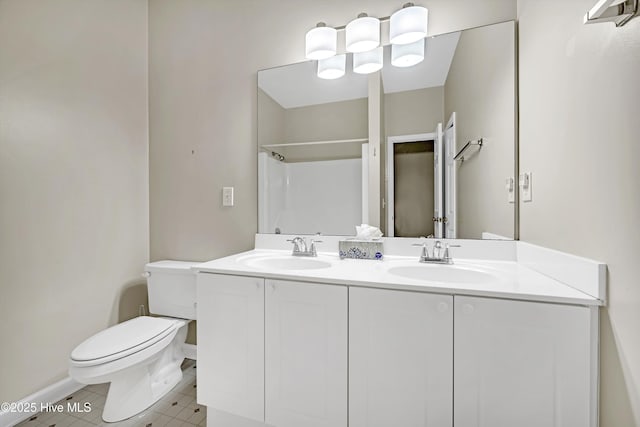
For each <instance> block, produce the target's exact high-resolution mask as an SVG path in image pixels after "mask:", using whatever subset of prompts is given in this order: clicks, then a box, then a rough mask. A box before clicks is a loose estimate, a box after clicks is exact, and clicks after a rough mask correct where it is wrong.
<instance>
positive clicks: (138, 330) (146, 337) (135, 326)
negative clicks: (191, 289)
mask: <svg viewBox="0 0 640 427" xmlns="http://www.w3.org/2000/svg"><path fill="white" fill-rule="evenodd" d="M180 325H181V323H180V322H176V321H174V320H170V319H165V318H160V317H148V316H141V317H136V318H134V319H131V320H128V321H126V322H123V323H120V324H118V325H115V326H112V327H110V328H108V329H105V330H104V331H101V332H99V333H97V334H96V335H94V336H92V337H90V338H88V339H86V340H85V341H84V342H82V343H81V344H80V345H78V346H77V347H76V348H75V349H74V350H73V352H72V353H71V357H70V364H71V365H73V366H76V367H90V366H96V365H101V364H105V363H108V362H112V361H115V360H118V359H122V358H125V357H127V356H130V355H132V354H134V353H137V352H140V351H142V350H144V349H147V348H149V347H152V346H154V344H156V343H158V342H160V341H162V340H163V339H164V338H166V337H167V336H169V335H171V334H173V333H174V331H175V330H176V328H177V327H178V326H180Z"/></svg>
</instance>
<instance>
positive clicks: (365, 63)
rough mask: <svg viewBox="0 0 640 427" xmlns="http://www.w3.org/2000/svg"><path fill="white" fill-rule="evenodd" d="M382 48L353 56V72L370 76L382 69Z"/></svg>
mask: <svg viewBox="0 0 640 427" xmlns="http://www.w3.org/2000/svg"><path fill="white" fill-rule="evenodd" d="M382 58H383V50H382V46H380V47H377V48H375V49H373V50H370V51H368V52H358V53H354V54H353V72H354V73H357V74H371V73H375V72H376V71H378V70H380V69H382Z"/></svg>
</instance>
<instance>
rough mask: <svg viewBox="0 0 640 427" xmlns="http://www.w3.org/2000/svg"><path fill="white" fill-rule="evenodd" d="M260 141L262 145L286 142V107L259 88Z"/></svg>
mask: <svg viewBox="0 0 640 427" xmlns="http://www.w3.org/2000/svg"><path fill="white" fill-rule="evenodd" d="M257 120H258V141H259V143H260V145H265V144H282V143H283V142H284V121H285V109H284V108H282V106H281V105H280V104H278V103H277V102H276V101H275V100H274V99H273V98H271V97H270V96H269V95H267V94H266V93H265V91H263V90H262V89H258V119H257Z"/></svg>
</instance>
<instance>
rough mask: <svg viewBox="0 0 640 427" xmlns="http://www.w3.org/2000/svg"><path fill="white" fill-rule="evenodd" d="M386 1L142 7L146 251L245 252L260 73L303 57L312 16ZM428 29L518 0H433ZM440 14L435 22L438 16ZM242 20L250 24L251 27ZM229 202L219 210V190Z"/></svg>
mask: <svg viewBox="0 0 640 427" xmlns="http://www.w3.org/2000/svg"><path fill="white" fill-rule="evenodd" d="M401 6H402V4H401V3H393V2H389V1H387V0H371V1H364V0H347V1H345V0H329V1H322V2H318V1H311V0H303V1H300V0H283V1H277V2H276V1H268V2H267V1H263V2H251V3H250V4H247V3H243V2H237V1H232V0H221V1H208V0H181V1H175V0H152V1H150V3H149V9H150V10H149V17H150V18H149V22H150V23H149V38H150V51H149V55H150V56H149V61H150V76H149V80H150V135H151V155H150V162H151V166H150V167H151V200H150V204H151V256H152V258H153V259H160V258H176V259H193V260H207V259H211V258H214V257H218V256H221V255H227V254H231V253H233V252H238V251H241V250H245V249H249V248H251V247H252V245H253V236H254V233H255V231H256V228H257V206H256V201H257V176H256V169H257V160H256V148H257V145H256V134H257V130H256V106H257V99H256V98H257V95H256V92H257V91H256V85H257V77H256V75H257V70H259V69H265V68H269V67H274V66H277V65H283V64H289V63H293V62H299V61H302V60H303V59H304V34H305V33H306V32H307V31H308V30H309V28H312V27H313V26H315V24H316V23H317V22H318V21H319V20H323V21H325V22H327V23H329V24H330V25H344V24H346V23H347V22H348V21H349V20H351V19H352V18H353V17H355V16H357V15H358V13H360V12H362V11H363V10H366V12H367V13H369V14H371V15H375V16H389V15H390V14H391V13H392V12H394V11H395V10H396V9H397V8H399V7H401ZM428 6H429V13H430V16H431V19H430V27H429V28H430V29H429V31H430V33H432V34H441V33H445V32H450V31H454V30H458V29H461V28H467V27H473V26H476V25H482V24H488V23H492V22H497V21H502V20H507V19H513V18H514V17H515V14H516V5H515V0H488V1H483V2H482V3H479V2H477V1H475V0H460V1H455V2H452V1H450V0H431V1H429V2H428ZM436 17H437V18H436ZM248 23H250V25H249V24H248ZM227 185H233V186H235V191H236V192H235V197H236V206H235V207H233V208H224V207H222V206H221V194H220V193H221V188H222V186H227Z"/></svg>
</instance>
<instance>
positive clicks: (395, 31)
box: [389, 3, 429, 45]
mask: <svg viewBox="0 0 640 427" xmlns="http://www.w3.org/2000/svg"><path fill="white" fill-rule="evenodd" d="M428 17H429V11H428V10H427V8H426V7H422V6H415V5H414V4H413V3H405V5H404V6H403V7H402V9H400V10H399V11H397V12H395V13H394V14H393V15H391V19H390V23H389V41H390V42H391V44H393V45H400V44H408V43H413V42H415V41H418V40H419V39H423V38H425V37H426V36H427V22H428Z"/></svg>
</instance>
